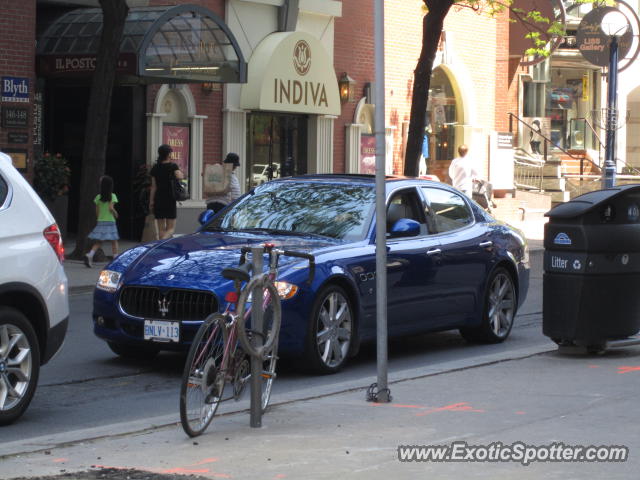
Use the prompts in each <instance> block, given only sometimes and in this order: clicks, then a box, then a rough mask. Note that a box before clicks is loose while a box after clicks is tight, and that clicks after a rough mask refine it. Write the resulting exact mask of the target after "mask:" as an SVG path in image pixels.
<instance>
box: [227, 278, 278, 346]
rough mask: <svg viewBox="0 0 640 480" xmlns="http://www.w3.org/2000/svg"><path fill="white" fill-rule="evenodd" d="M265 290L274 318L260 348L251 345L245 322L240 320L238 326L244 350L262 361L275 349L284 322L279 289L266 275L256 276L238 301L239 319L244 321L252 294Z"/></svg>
mask: <svg viewBox="0 0 640 480" xmlns="http://www.w3.org/2000/svg"><path fill="white" fill-rule="evenodd" d="M257 287H261V288H264V289H265V290H267V291H268V292H269V295H270V299H269V306H270V307H272V308H273V318H272V324H271V328H270V329H269V331H268V332H266V334H264V335H263V334H261V335H262V336H263V337H264V338H263V340H262V345H261V346H260V347H256V346H254V345H252V344H251V341H250V340H249V336H248V335H247V327H246V325H245V324H244V321H242V320H239V322H240V323H239V325H238V340H239V341H240V345H241V346H242V348H243V350H244V351H245V352H247V353H248V354H249V355H252V356H256V357H260V358H262V359H264V358H265V353H266V352H269V351H270V350H271V348H272V347H273V345H274V343H275V342H276V339H277V338H278V333H279V331H280V323H281V320H282V306H281V305H280V297H279V296H278V289H277V288H276V286H275V285H274V283H273V282H272V281H271V280H270V279H269V276H268V275H266V274H264V273H263V274H261V275H255V276H254V277H253V278H252V279H251V280H250V281H249V283H247V284H246V285H245V287H244V288H243V289H242V292H240V298H239V299H238V318H239V319H244V316H245V312H246V310H247V301H248V298H249V295H250V294H251V292H252V291H253V290H254V289H255V288H257Z"/></svg>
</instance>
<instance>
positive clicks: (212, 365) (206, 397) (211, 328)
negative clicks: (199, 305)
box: [180, 313, 226, 437]
mask: <svg viewBox="0 0 640 480" xmlns="http://www.w3.org/2000/svg"><path fill="white" fill-rule="evenodd" d="M224 321H225V317H224V315H221V314H219V313H214V314H211V315H209V316H208V317H207V318H206V319H205V320H204V322H203V323H202V325H200V328H199V329H198V332H197V333H196V335H195V337H194V339H193V342H192V343H191V347H190V348H189V354H188V355H187V361H186V363H185V366H184V371H183V373H182V381H181V384H180V422H181V423H182V428H183V429H184V431H185V433H186V434H187V435H189V436H190V437H196V436H198V435H200V434H202V432H204V431H205V430H206V428H207V427H208V426H209V424H210V423H211V420H213V416H214V415H215V413H216V410H217V409H218V405H219V404H220V400H221V399H222V394H223V392H224V386H225V377H224V372H221V371H220V364H221V362H222V356H223V355H224V347H225V343H226V338H225V337H226V335H225V329H224V324H223V322H224Z"/></svg>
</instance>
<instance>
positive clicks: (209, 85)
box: [202, 82, 220, 93]
mask: <svg viewBox="0 0 640 480" xmlns="http://www.w3.org/2000/svg"><path fill="white" fill-rule="evenodd" d="M217 90H220V85H219V84H217V83H215V82H204V83H203V84H202V91H203V92H206V93H209V92H215V91H217Z"/></svg>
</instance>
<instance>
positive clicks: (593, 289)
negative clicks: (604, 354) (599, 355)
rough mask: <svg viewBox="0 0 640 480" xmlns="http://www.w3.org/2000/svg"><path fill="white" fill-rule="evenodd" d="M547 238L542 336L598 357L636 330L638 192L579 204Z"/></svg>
mask: <svg viewBox="0 0 640 480" xmlns="http://www.w3.org/2000/svg"><path fill="white" fill-rule="evenodd" d="M546 216H547V217H549V222H548V223H547V224H546V225H545V231H544V248H545V251H544V275H543V305H542V311H543V323H542V331H543V333H544V334H545V335H546V336H548V337H550V338H551V339H553V340H554V341H555V342H556V343H558V344H559V345H571V344H573V345H581V346H585V347H587V349H588V350H594V351H595V350H601V349H602V348H604V347H605V346H606V344H607V342H608V341H611V340H619V339H623V338H626V337H629V336H631V335H635V334H636V333H637V332H638V331H639V330H640V185H623V186H619V187H614V188H609V189H606V190H598V191H595V192H590V193H587V194H584V195H581V196H579V197H576V198H575V199H573V200H572V201H570V202H567V203H564V204H561V205H558V206H556V207H555V208H553V209H551V210H550V211H549V212H547V214H546Z"/></svg>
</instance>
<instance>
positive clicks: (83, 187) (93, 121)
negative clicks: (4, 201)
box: [70, 0, 129, 259]
mask: <svg viewBox="0 0 640 480" xmlns="http://www.w3.org/2000/svg"><path fill="white" fill-rule="evenodd" d="M100 6H101V7H102V35H101V37H100V46H99V47H98V56H97V59H96V71H95V73H94V75H93V79H92V82H91V93H90V96H89V106H88V110H87V124H86V127H85V135H84V146H83V149H82V172H81V175H80V206H79V215H78V233H77V236H76V248H75V250H74V251H73V253H72V254H71V255H70V257H71V258H75V259H80V258H82V256H83V255H84V253H85V252H86V251H87V250H88V247H89V245H88V241H87V235H88V234H89V232H91V230H92V228H93V227H94V226H95V224H96V214H95V211H96V208H95V204H94V203H93V199H94V198H95V196H96V195H97V193H98V191H99V182H100V177H101V176H102V175H103V174H104V167H105V157H106V152H107V136H108V134H109V117H110V114H111V96H112V93H113V84H114V82H115V76H116V65H117V62H118V55H119V53H120V43H121V41H122V34H123V32H124V24H125V21H126V19H127V14H128V13H129V7H128V6H127V2H126V0H100Z"/></svg>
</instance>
